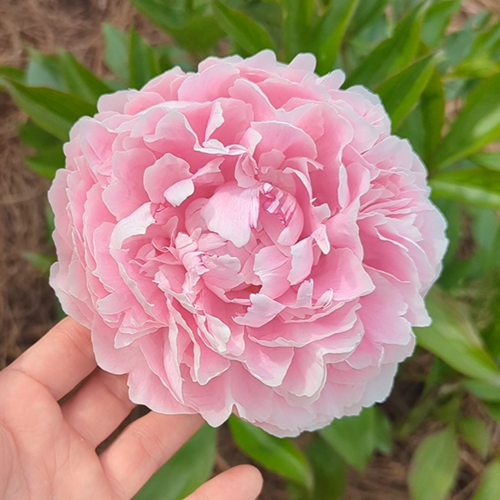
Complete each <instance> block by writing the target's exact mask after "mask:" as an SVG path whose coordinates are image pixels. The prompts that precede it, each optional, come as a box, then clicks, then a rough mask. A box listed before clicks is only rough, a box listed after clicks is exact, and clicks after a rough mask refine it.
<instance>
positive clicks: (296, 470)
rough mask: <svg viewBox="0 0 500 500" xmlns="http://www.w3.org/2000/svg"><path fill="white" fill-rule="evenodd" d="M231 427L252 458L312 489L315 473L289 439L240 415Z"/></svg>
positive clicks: (237, 442)
mask: <svg viewBox="0 0 500 500" xmlns="http://www.w3.org/2000/svg"><path fill="white" fill-rule="evenodd" d="M229 428H230V429H231V433H232V435H233V438H234V440H235V442H236V444H237V445H238V447H239V448H240V449H241V450H242V451H243V452H245V453H246V454H247V455H248V456H249V457H250V458H252V459H253V460H255V461H256V462H258V463H259V464H261V465H263V466H264V467H265V468H266V469H269V470H271V471H273V472H276V473H277V474H279V475H281V476H283V477H284V478H285V479H288V480H289V481H291V482H293V483H296V484H298V485H299V486H301V487H302V488H303V489H304V490H306V491H310V490H311V489H312V481H313V479H312V472H311V469H310V466H309V463H308V461H307V459H306V457H305V456H304V454H303V453H302V452H301V451H300V450H299V448H297V447H296V446H295V444H294V443H293V441H291V440H290V439H279V438H277V437H274V436H271V435H270V434H268V433H267V432H265V431H263V430H262V429H259V428H258V427H255V426H253V425H251V424H249V423H247V422H243V421H242V420H240V419H239V418H237V417H234V416H233V417H231V418H230V419H229Z"/></svg>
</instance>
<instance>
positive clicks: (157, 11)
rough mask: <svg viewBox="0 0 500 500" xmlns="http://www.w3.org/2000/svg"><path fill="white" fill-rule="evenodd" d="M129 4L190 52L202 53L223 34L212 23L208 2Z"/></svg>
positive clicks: (163, 0) (138, 1) (140, 1)
mask: <svg viewBox="0 0 500 500" xmlns="http://www.w3.org/2000/svg"><path fill="white" fill-rule="evenodd" d="M130 1H131V3H133V4H134V5H135V6H136V7H137V9H138V10H139V11H140V12H142V13H143V14H144V15H145V16H146V17H148V18H149V19H151V21H153V22H154V23H155V24H156V25H158V26H159V27H160V28H161V29H162V30H164V31H165V32H166V33H168V34H169V35H170V36H172V37H173V38H174V39H175V40H176V42H177V43H178V44H179V45H181V46H183V47H185V48H186V49H188V50H190V51H193V52H197V53H201V54H205V53H206V52H207V51H208V50H209V49H211V48H212V47H213V45H214V44H215V42H216V41H217V40H218V39H219V38H221V36H222V34H223V33H222V31H221V29H220V28H219V26H218V24H217V22H216V21H215V18H214V16H213V12H212V9H211V5H210V2H189V1H185V0H180V1H179V0H177V1H175V2H173V1H172V0H130ZM193 4H196V6H193Z"/></svg>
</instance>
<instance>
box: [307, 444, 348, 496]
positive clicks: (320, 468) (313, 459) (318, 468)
mask: <svg viewBox="0 0 500 500" xmlns="http://www.w3.org/2000/svg"><path fill="white" fill-rule="evenodd" d="M306 455H307V458H308V459H309V462H310V463H311V467H312V469H313V475H314V490H313V494H312V498H313V499H314V500H338V499H340V498H342V495H343V493H344V490H345V488H346V484H347V477H346V473H347V466H346V463H345V462H344V460H343V459H342V458H341V457H340V455H339V454H338V453H337V452H336V451H335V450H334V449H333V448H332V447H331V446H329V445H328V444H327V443H326V441H324V440H322V439H319V438H315V439H314V440H313V441H311V442H310V443H309V445H308V446H307V448H306Z"/></svg>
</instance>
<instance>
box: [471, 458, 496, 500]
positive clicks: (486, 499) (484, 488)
mask: <svg viewBox="0 0 500 500" xmlns="http://www.w3.org/2000/svg"><path fill="white" fill-rule="evenodd" d="M493 498H500V459H498V458H497V459H496V460H495V461H493V462H492V463H491V464H490V465H489V466H488V468H487V469H486V470H485V471H484V474H483V477H482V479H481V484H480V485H479V488H478V489H477V491H476V493H475V495H474V496H473V497H472V500H492V499H493Z"/></svg>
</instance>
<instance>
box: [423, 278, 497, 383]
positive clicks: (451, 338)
mask: <svg viewBox="0 0 500 500" xmlns="http://www.w3.org/2000/svg"><path fill="white" fill-rule="evenodd" d="M426 304H427V309H428V311H429V314H430V316H431V318H432V324H431V325H430V326H427V327H425V328H415V333H416V335H417V342H418V344H419V345H420V346H422V347H424V348H425V349H427V350H428V351H431V352H432V353H434V354H435V355H436V356H438V357H440V358H441V359H442V360H443V361H445V362H446V363H447V364H449V365H450V366H451V367H453V368H454V369H455V370H457V371H458V372H459V373H462V374H464V375H467V376H469V377H472V378H473V379H476V380H480V381H483V382H487V383H490V384H493V385H496V386H500V369H499V368H498V366H497V365H496V364H495V362H494V361H493V360H492V359H491V357H490V356H489V354H488V353H487V352H486V351H485V350H484V348H483V344H482V341H481V338H480V337H479V335H478V333H477V331H476V330H475V328H474V326H473V325H472V323H471V321H470V319H469V318H468V316H467V315H466V313H465V311H464V305H463V304H460V303H458V302H456V301H454V300H453V299H451V297H449V296H448V295H447V294H446V293H445V292H444V291H442V290H440V289H439V288H438V287H437V286H434V287H433V288H432V290H431V292H430V293H429V294H428V296H427V300H426Z"/></svg>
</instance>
